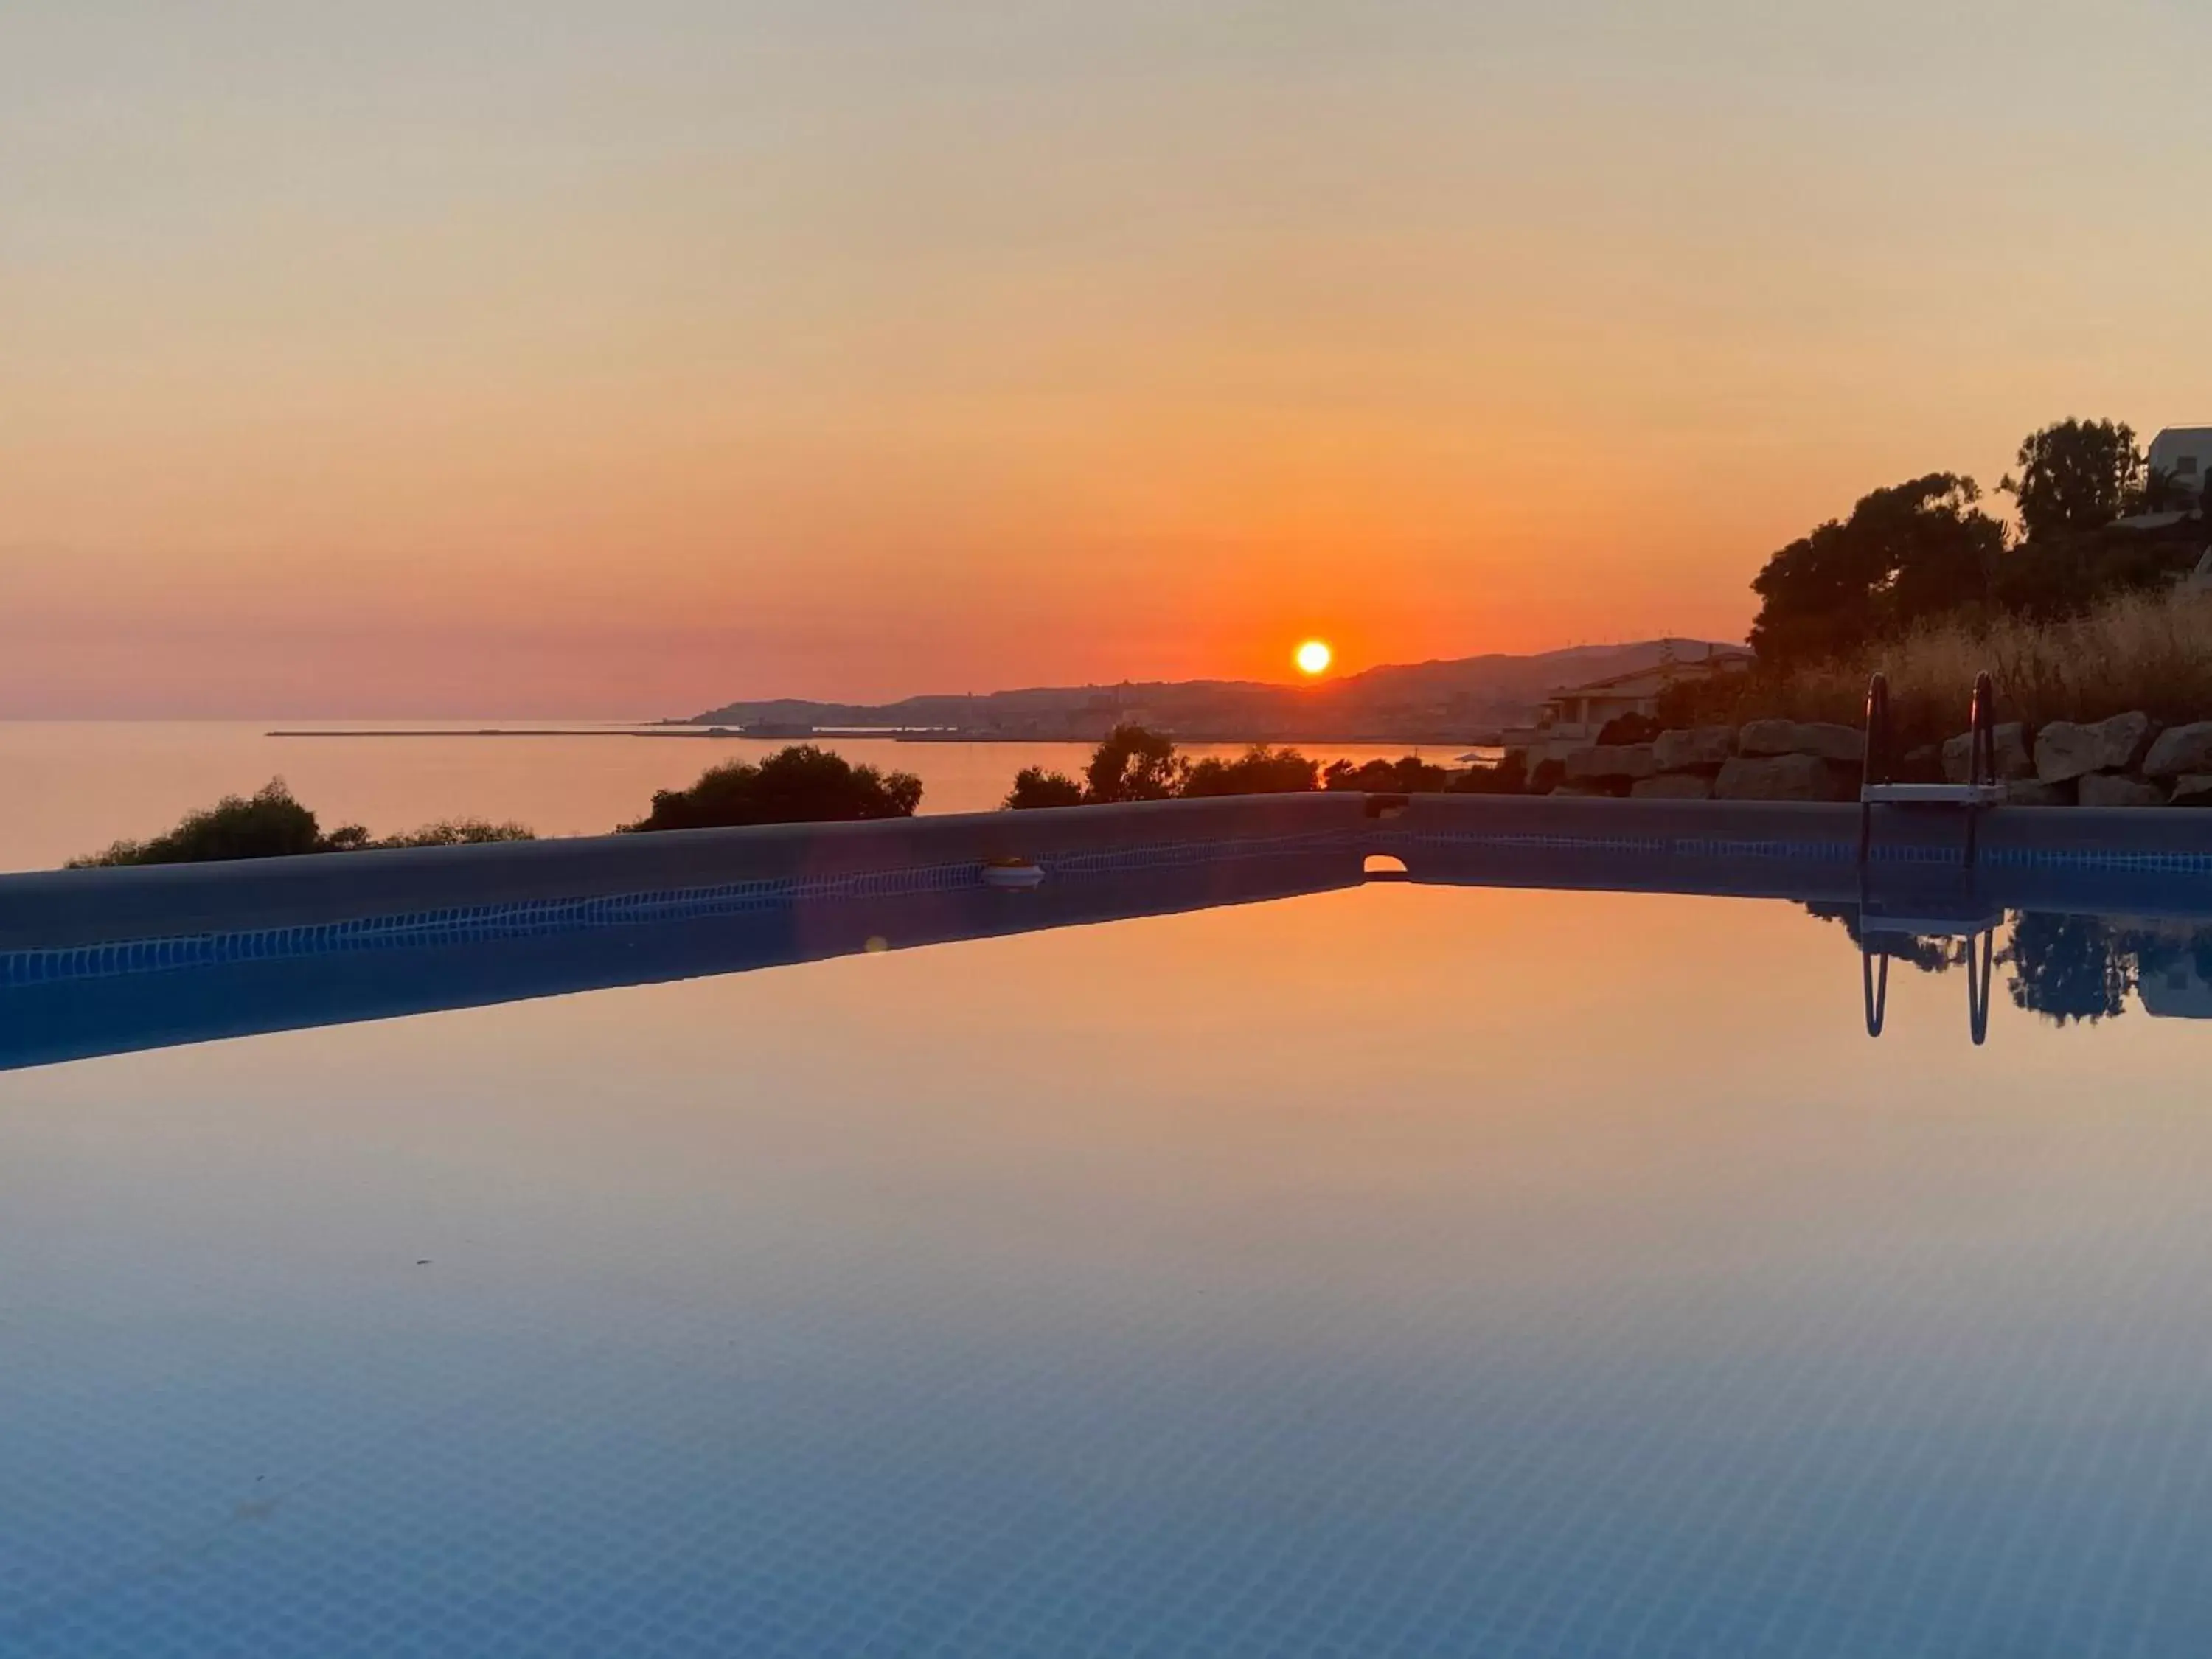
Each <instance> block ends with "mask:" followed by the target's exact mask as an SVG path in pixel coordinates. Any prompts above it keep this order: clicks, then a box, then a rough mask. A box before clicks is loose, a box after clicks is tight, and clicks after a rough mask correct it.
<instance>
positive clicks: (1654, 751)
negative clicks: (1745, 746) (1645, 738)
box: [1651, 726, 1735, 793]
mask: <svg viewBox="0 0 2212 1659" xmlns="http://www.w3.org/2000/svg"><path fill="white" fill-rule="evenodd" d="M1734 753H1735V732H1733V731H1731V730H1730V729H1729V727H1727V726H1697V727H1695V728H1693V729H1692V730H1690V731H1686V732H1661V733H1660V734H1659V738H1658V741H1656V743H1654V744H1652V745H1651V758H1652V761H1653V762H1654V763H1656V765H1657V767H1658V768H1659V769H1660V770H1661V771H1662V772H1694V771H1696V770H1697V769H1699V767H1706V766H1710V767H1714V768H1718V767H1720V766H1722V765H1723V764H1724V763H1726V762H1727V760H1728V757H1729V756H1730V755H1732V754H1734ZM1708 793H1710V792H1708Z"/></svg>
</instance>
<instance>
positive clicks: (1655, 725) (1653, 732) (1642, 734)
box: [1597, 714, 1667, 743]
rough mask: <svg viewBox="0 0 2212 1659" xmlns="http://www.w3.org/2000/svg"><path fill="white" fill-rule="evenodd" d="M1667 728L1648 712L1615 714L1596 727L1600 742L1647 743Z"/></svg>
mask: <svg viewBox="0 0 2212 1659" xmlns="http://www.w3.org/2000/svg"><path fill="white" fill-rule="evenodd" d="M1666 729H1667V728H1666V727H1665V726H1662V725H1661V724H1660V723H1659V722H1658V721H1657V720H1654V719H1653V718H1652V717H1651V716H1650V715H1649V714H1615V715H1614V716H1613V718H1612V719H1611V720H1607V722H1606V723H1605V724H1604V725H1603V726H1600V727H1599V728H1598V733H1597V740H1598V741H1599V742H1600V743H1649V742H1650V741H1651V739H1652V738H1656V737H1657V736H1658V735H1659V734H1660V733H1661V732H1664V731H1665V730H1666Z"/></svg>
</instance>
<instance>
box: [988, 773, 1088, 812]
mask: <svg viewBox="0 0 2212 1659" xmlns="http://www.w3.org/2000/svg"><path fill="white" fill-rule="evenodd" d="M1001 805H1003V806H1004V808H1005V809H1006V811H1012V812H1024V811H1034V810H1036V809H1037V808H1039V807H1048V806H1080V805H1083V786H1082V785H1081V784H1079V783H1078V782H1077V781H1075V780H1074V779H1073V778H1071V777H1069V776H1068V775H1067V774H1066V773H1065V772H1048V771H1046V770H1045V769H1044V768H1042V766H1025V767H1024V768H1023V769H1021V770H1020V771H1018V772H1017V773H1015V774H1014V787H1013V788H1012V790H1011V791H1010V792H1008V793H1007V796H1006V799H1005V801H1004V802H1002V803H1001Z"/></svg>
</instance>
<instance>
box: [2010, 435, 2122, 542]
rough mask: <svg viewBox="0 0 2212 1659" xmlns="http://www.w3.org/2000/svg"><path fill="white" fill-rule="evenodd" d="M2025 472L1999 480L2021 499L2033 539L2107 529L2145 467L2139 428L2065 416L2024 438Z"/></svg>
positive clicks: (2021, 457)
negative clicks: (2136, 431)
mask: <svg viewBox="0 0 2212 1659" xmlns="http://www.w3.org/2000/svg"><path fill="white" fill-rule="evenodd" d="M2018 460H2019V465H2020V476H2019V477H2017V478H2015V477H2012V476H2011V475H2010V474H2009V473H2008V474H2007V475H2006V476H2005V477H2004V479H2003V480H2002V482H2001V483H1999V484H1998V485H1997V488H1998V489H2002V490H2003V491H2004V492H2005V493H2006V494H2007V495H2011V496H2013V497H2015V499H2016V500H2017V501H2019V502H2020V521H2021V526H2023V527H2024V528H2025V529H2026V530H2027V538H2028V540H2029V541H2031V542H2033V541H2037V540H2039V539H2040V538H2044V537H2047V536H2063V535H2066V534H2068V533H2069V532H2075V531H2082V530H2101V529H2103V528H2104V526H2106V525H2108V524H2110V523H2112V520H2115V519H2117V518H2118V517H2120V516H2121V515H2122V514H2123V513H2125V512H2126V511H2127V510H2128V507H2129V506H2130V501H2131V499H2132V498H2133V496H2134V495H2135V493H2136V489H2137V488H2138V486H2139V481H2140V480H2141V478H2142V472H2143V454H2142V451H2141V450H2139V449H2137V448H2136V435H2135V430H2134V428H2131V427H2130V426H2128V425H2126V424H2125V423H2124V422H2113V421H2078V420H2069V421H2061V422H2058V424H2057V425H2056V426H2047V427H2045V428H2043V429H2042V430H2041V431H2040V432H2032V433H2030V434H2029V435H2027V438H2026V439H2025V440H2023V441H2022V442H2021V446H2020V455H2019V457H2018Z"/></svg>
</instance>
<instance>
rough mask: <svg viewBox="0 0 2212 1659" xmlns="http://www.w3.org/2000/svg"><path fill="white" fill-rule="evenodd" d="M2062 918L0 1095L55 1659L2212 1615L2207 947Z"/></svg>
mask: <svg viewBox="0 0 2212 1659" xmlns="http://www.w3.org/2000/svg"><path fill="white" fill-rule="evenodd" d="M2038 926H2039V927H2041V929H2042V932H2041V933H2040V934H2038V933H2034V932H2033V931H2031V933H2030V935H2029V937H2028V939H2027V945H2026V947H2025V950H2024V951H2023V950H2022V949H2021V947H2020V945H2019V944H2018V941H2017V939H2015V938H2014V936H2013V935H2011V934H2009V933H2006V934H2001V935H2000V945H2001V946H2006V945H2008V940H2010V941H2011V944H2010V946H2009V948H2007V949H2004V950H2001V953H2000V954H2001V957H2003V956H2016V957H2020V960H2019V961H2015V962H2005V961H2002V960H2001V962H2000V965H1999V967H1998V969H1997V988H1996V995H1995V997H1994V998H1993V1007H1992V1011H1991V1014H1990V1024H1991V1030H1990V1041H1989V1043H1988V1045H1987V1046H1986V1047H1984V1048H1973V1047H1972V1046H1971V1045H1970V1044H1969V1043H1968V1042H1967V1041H1966V1001H1965V996H1966V994H1965V990H1964V987H1963V986H1962V984H1961V975H1960V971H1959V970H1957V969H1954V970H1953V971H1951V972H1948V973H1944V974H1941V975H1936V974H1926V973H1919V972H1914V971H1911V966H1910V965H1908V964H1907V963H1899V966H1898V969H1897V970H1896V972H1895V973H1894V975H1893V979H1892V982H1891V986H1890V990H1889V994H1888V1006H1887V1024H1886V1030H1885V1034H1884V1036H1883V1038H1882V1041H1881V1042H1879V1043H1874V1042H1868V1041H1867V1039H1866V1036H1865V1034H1864V1029H1863V1024H1862V1022H1861V1010H1860V1006H1859V1000H1860V987H1859V983H1858V966H1857V955H1856V952H1855V951H1853V950H1852V949H1851V947H1850V942H1849V940H1848V939H1845V938H1844V937H1843V936H1842V934H1841V933H1839V932H1838V929H1837V928H1836V927H1832V926H1828V925H1825V924H1823V923H1820V922H1818V921H1813V920H1811V919H1808V916H1807V915H1806V914H1805V912H1804V911H1803V909H1802V908H1798V907H1795V906H1787V905H1783V904H1778V903H1771V904H1763V903H1749V902H1724V901H1713V900H1701V899H1689V898H1679V897H1662V896H1605V895H1595V894H1557V893H1542V892H1534V891H1498V890H1467V889H1450V888H1441V889H1429V888H1410V887H1402V886H1396V887H1383V888H1370V889H1366V890H1346V891H1341V892H1334V893H1325V894H1320V895H1316V896H1308V897H1303V898H1296V899H1291V900H1287V901H1284V902H1278V903H1273V904H1267V905H1259V906H1250V907H1245V908H1233V909H1223V910H1212V911H1203V912H1199V913H1195V914H1191V915H1176V916H1166V917H1158V918H1153V919H1149V920H1145V921H1132V922H1127V923H1122V924H1118V925H1115V926H1110V927H1099V928H1088V929H1075V930H1070V931H1066V932H1058V933H1036V934H1030V935H1024V936H1020V937H1015V938H1009V939H992V940H983V941H979V942H974V943H969V944H961V945H946V946H944V947H941V948H938V949H933V950H927V951H912V952H893V953H891V954H889V955H884V956H855V957H842V958H840V959H836V960H832V961H827V962H822V963H814V964H811V965H808V966H803V967H797V968H791V969H779V970H775V971H772V972H767V973H759V974H750V975H734V976H730V977H725V978H718V979H706V980H699V981H690V982H687V983H681V984H673V985H661V986H653V987H642V988H635V989H616V990H606V991H599V992H594V993H591V994H585V995H580V996H571V997H565V998H560V999H556V1000H541V1001H535V1002H525V1003H518V1004H513V1005H511V1006H502V1007H494V1008H488V1009H479V1010H474V1011H470V1012H456V1013H443V1014H433V1015H428V1016H424V1017H422V1018H414V1019H407V1020H398V1021H388V1022H385V1023H380V1024H367V1025H358V1026H350V1027H338V1028H333V1029H327V1030H304V1031H297V1032H291V1033H287V1034H281V1035H276V1036H263V1037H256V1038H252V1039H248V1040H245V1041H240V1042H227V1043H216V1044H211V1045H206V1046H202V1047H197V1048H179V1049H172V1050H167V1051H161V1052H154V1053H148V1054H131V1055H124V1056H119V1057H116V1058H111V1059H106V1060H88V1061H83V1062H80V1063H76V1064H72V1065H67V1066H52V1067H48V1068H44V1069H37V1070H30V1071H24V1072H19V1073H11V1074H7V1075H4V1076H0V1263H3V1264H4V1266H3V1267H0V1356H4V1364H0V1423H4V1425H5V1429H4V1432H0V1652H9V1653H13V1652H18V1651H21V1652H24V1653H31V1654H53V1655H70V1656H76V1655H84V1654H98V1653H116V1654H131V1655H140V1654H159V1653H177V1654H186V1653H190V1654H199V1653H205V1652H210V1651H222V1650H231V1651H237V1652H241V1653H252V1654H316V1655H331V1654H344V1653H351V1652H360V1653H376V1654H385V1653H393V1652H408V1651H419V1652H423V1653H432V1652H438V1653H443V1652H471V1653H476V1652H513V1653H518V1654H520V1653H532V1654H535V1653H545V1652H562V1653H593V1654H600V1653H616V1652H631V1651H635V1652H646V1653H701V1654H708V1653H712V1654H722V1653H730V1652H738V1651H757V1652H763V1653H792V1654H821V1653H845V1652H861V1651H874V1652H879V1653H901V1654H902V1653H916V1652H919V1653H928V1652H945V1653H956V1652H957V1653H965V1652H1054V1653H1059V1652H1078V1653H1079V1652H1098V1653H1135V1652H1140V1651H1141V1652H1146V1653H1189V1654H1218V1653H1236V1652H1249V1653H1254V1654H1261V1653H1267V1654H1273V1653H1322V1652H1336V1653H1346V1654H1349V1653H1355V1652H1356V1653H1370V1652H1404V1653H1425V1652H1475V1653H1482V1654H1516V1653H1528V1654H1584V1653H1589V1654H1613V1653H1628V1652H1638V1653H1655V1654H1673V1653H1706V1652H1713V1653H1739V1652H1741V1653H1759V1652H1776V1653H1792V1654H1796V1653H1803V1654H1838V1655H1843V1654H1851V1655H1860V1654H1868V1653H1884V1654H1887V1653H1916V1652H1923V1653H1928V1654H1954V1653H1961V1652H1990V1653H2042V1652H2050V1653H2069V1654H2070V1653H2086V1652H2100V1651H2112V1652H2140V1653H2149V1654H2198V1653H2202V1652H2203V1651H2205V1650H2207V1648H2208V1645H2212V1591H2208V1590H2207V1589H2205V1588H2204V1586H2203V1577H2202V1573H2201V1571H2200V1568H2199V1562H2200V1560H2201V1559H2202V1557H2203V1553H2204V1552H2205V1550H2206V1547H2207V1546H2208V1545H2212V1504H2208V1503H2207V1501H2206V1499H2207V1496H2208V1494H2207V1491H2206V1486H2207V1482H2208V1480H2212V1394H2208V1390H2207V1387H2206V1385H2207V1383H2208V1382H2212V1301H2208V1299H2207V1298H2206V1297H2205V1296H2204V1294H2203V1286H2204V1285H2206V1284H2207V1283H2208V1282H2212V1274H2208V1269H2212V1220H2208V1219H2207V1214H2206V1211H2205V1207H2204V1204H2203V1194H2204V1193H2205V1192H2206V1190H2208V1188H2209V1187H2212V1121H2208V1117H2207V1114H2206V1113H2205V1111H2204V1109H2203V1092H2202V1089H2201V1085H2200V1084H2199V1082H2198V1079H2201V1077H2202V1076H2203V1070H2204V1064H2203V1057H2204V1048H2203V1044H2204V1042H2205V1038H2206V1035H2207V1032H2206V1028H2205V1027H2203V1026H2202V1025H2200V1024H2195V1023H2193V1022H2192V1021H2191V1020H2190V1019H2186V1018H2154V1017H2152V1016H2153V1015H2154V1014H2161V1013H2162V1014H2176V1013H2180V1014H2186V1013H2191V1012H2202V1010H2200V1009H2199V1008H2198V1007H2197V1002H2200V1001H2202V1000H2203V982H2204V977H2205V975H2204V972H2203V970H2204V969H2206V968H2207V967H2212V961H2208V960H2207V959H2206V958H2207V957H2208V954H2212V953H2207V952H2205V951H2202V950H2201V949H2200V948H2199V947H2198V946H2197V943H2196V941H2195V939H2194V937H2193V936H2192V935H2191V934H2190V933H2188V932H2187V931H2186V930H2183V929H2175V928H2172V927H2160V926H2159V925H2156V924H2149V923H2146V924H2142V926H2140V927H2135V926H2131V925H2128V924H2111V923H2106V924H2078V925H2076V924H2066V925H2061V924H2055V923H2048V920H2047V919H2043V920H2041V921H2038ZM2069 926H2070V927H2073V931H2072V932H2070V933H2069V932H2068V931H2067V929H2068V927H2069ZM2084 928H2087V929H2090V930H2097V929H2101V930H2102V931H2101V932H2094V931H2093V932H2092V933H2083V931H2082V930H2083V929H2084ZM2035 952H2041V953H2042V954H2041V958H2039V959H2042V960H2045V961H2047V962H2048V963H2055V964H2056V967H2057V970H2058V971H2056V972H2051V973H2045V972H2042V971H2040V970H2039V971H2038V973H2037V974H2036V975H2035V976H2034V977H2033V980H2032V981H2026V982H2024V984H2025V988H2024V989H2023V990H2022V992H2021V996H2023V997H2024V998H2025V1000H2027V1001H2028V1002H2030V1003H2032V1004H2036V1005H2037V1006H2036V1007H2030V1008H2023V1007H2021V1006H2018V1002H2017V1000H2016V998H2015V993H2014V989H2013V987H2014V985H2015V981H2021V972H2022V969H2021V963H2022V962H2025V961H2027V959H2028V958H2029V957H2032V956H2033V954H2034V953H2035ZM1954 954H1955V951H1954ZM1922 965H1923V966H1933V965H1935V963H1934V962H1933V961H1932V960H1927V961H1924V962H1923V963H1922ZM2093 996H2094V997H2097V998H2100V999H2102V1000H2101V1001H2100V1002H2099V1004H2098V1006H2095V1007H2092V1006H2090V999H2091V998H2092V997H2093ZM2054 998H2056V999H2058V1000H2061V1001H2063V1004H2064V1006H2056V1005H2055V1004H2054V1002H2053V1001H2052V1000H2051V999H2054ZM2192 998H2194V999H2196V1000H2197V1001H2192V1000H2191V999H2192ZM2115 1008H2117V1010H2118V1012H2117V1016H2116V1017H2115V1015H2114V1009H2115ZM2039 1009H2040V1010H2041V1011H2040V1012H2039V1011H2038V1010H2039ZM2058 1013H2064V1014H2067V1015H2069V1023H2068V1024H2065V1025H2063V1026H2061V1025H2060V1024H2057V1022H2056V1021H2055V1020H2054V1019H2053V1018H2051V1016H2052V1015H2053V1014H2058ZM2091 1013H2094V1014H2097V1015H2099V1016H2100V1018H2096V1019H2095V1020H2094V1021H2093V1022H2092V1021H2088V1020H2087V1019H2086V1018H2071V1017H2072V1016H2087V1015H2088V1014H2091Z"/></svg>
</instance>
